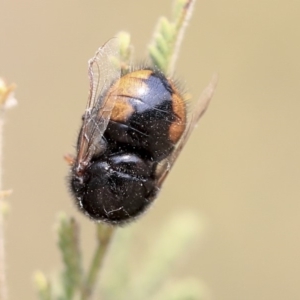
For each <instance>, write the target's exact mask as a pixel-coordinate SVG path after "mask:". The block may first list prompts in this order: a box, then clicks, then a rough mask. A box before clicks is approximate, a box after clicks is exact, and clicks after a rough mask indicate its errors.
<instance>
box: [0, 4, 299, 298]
mask: <svg viewBox="0 0 300 300" xmlns="http://www.w3.org/2000/svg"><path fill="white" fill-rule="evenodd" d="M0 6H1V8H0V11H1V12H0V75H1V76H3V77H5V78H6V80H7V81H9V82H15V83H17V85H18V88H17V92H16V97H17V99H18V100H19V105H18V107H17V108H16V109H14V110H11V111H9V112H8V113H7V115H6V125H5V134H4V188H5V189H10V188H12V189H13V190H14V192H13V195H12V196H11V197H10V198H9V202H10V205H11V207H12V211H11V214H10V216H9V219H8V222H7V224H6V225H7V226H6V248H7V256H8V276H9V289H10V295H11V299H35V294H34V289H33V284H32V274H33V272H34V271H35V270H37V269H40V270H43V271H45V272H47V273H51V272H53V271H55V270H57V269H59V267H60V266H61V263H60V257H59V253H58V250H57V248H56V245H55V243H56V237H55V231H54V224H55V220H56V215H57V213H58V212H59V211H65V212H67V213H68V214H71V215H74V216H76V218H78V219H79V220H80V222H81V224H82V225H81V226H82V235H83V245H84V248H85V252H86V253H87V256H88V255H89V254H90V253H91V251H92V245H93V235H94V231H95V230H94V226H93V224H92V223H91V222H90V221H89V220H88V219H86V218H84V217H82V216H81V215H79V213H78V212H77V210H76V208H75V207H74V205H73V202H72V199H71V197H70V195H69V193H68V189H67V187H66V176H67V174H68V167H67V166H66V163H65V162H64V161H63V155H64V154H65V153H69V152H71V153H72V152H73V151H74V148H73V146H74V144H75V142H76V136H77V132H78V130H79V126H80V122H81V115H82V113H83V111H84V108H85V104H86V99H87V91H88V80H87V60H88V59H89V58H90V57H92V56H93V54H94V52H95V50H96V49H97V48H98V47H99V46H100V45H102V44H103V43H104V42H105V41H107V40H108V39H109V38H110V37H112V36H114V35H115V34H116V33H117V32H118V31H120V30H127V31H129V32H130V33H131V35H132V42H133V44H134V46H135V56H136V58H137V59H138V60H142V59H143V58H144V57H145V53H146V45H147V44H148V42H149V41H150V37H151V35H152V32H153V30H154V26H155V24H156V21H157V19H158V17H159V16H161V15H166V16H170V8H171V1H169V0H168V1H134V0H127V1H107V0H97V1H95V0H93V1H58V0H53V1H37V0H28V1H17V0H14V1H5V0H2V1H1V3H0ZM299 11H300V2H299V1H283V0H281V1H280V0H264V1H258V0H251V1H250V0H245V1H238V0H228V1H220V0H211V1H207V0H198V1H197V3H196V6H195V10H194V14H193V16H192V19H191V22H190V25H189V27H188V29H187V32H186V35H185V38H184V41H183V44H182V48H181V52H180V56H179V59H178V62H177V68H176V76H177V77H179V78H182V81H183V82H184V84H185V85H186V87H187V88H188V89H189V91H191V93H192V94H193V95H194V97H195V98H197V96H198V95H200V93H201V91H202V89H203V88H204V87H205V86H206V84H207V83H208V82H209V80H210V78H211V75H212V74H213V73H214V72H218V74H219V84H218V88H217V92H216V95H215V96H214V98H213V101H212V103H211V105H210V107H209V110H208V112H207V113H206V115H205V116H204V117H203V119H202V120H201V123H200V126H199V127H198V128H197V130H196V131H195V132H194V134H193V135H192V137H191V139H190V141H189V143H188V145H187V146H186V148H185V149H184V151H183V153H182V155H181V156H180V159H179V160H178V162H177V163H176V166H175V167H174V169H173V171H172V173H171V175H170V176H169V178H168V180H167V182H166V183H165V186H164V189H163V191H162V193H161V194H160V196H159V199H158V200H157V202H156V204H155V205H154V206H153V208H152V209H151V210H150V211H149V212H148V213H147V214H146V215H145V216H144V217H143V218H142V219H141V220H139V221H138V222H136V223H135V224H133V225H131V226H133V227H135V230H136V231H137V238H136V239H135V241H134V243H135V246H136V248H138V249H140V252H143V251H144V250H145V248H146V247H147V245H148V244H149V241H150V243H151V239H155V233H156V232H157V231H158V229H159V228H160V227H161V225H162V224H163V223H164V222H165V220H166V218H168V217H169V216H171V215H173V214H174V213H176V212H178V211H185V210H192V211H194V212H196V213H197V214H198V215H199V218H200V219H201V220H203V222H204V223H205V234H204V235H201V237H199V240H197V241H196V245H195V247H194V248H193V249H191V252H190V253H187V258H186V259H185V262H184V263H183V264H181V265H180V266H179V269H178V270H177V271H176V272H177V276H179V277H180V276H196V277H197V278H199V279H200V280H201V281H202V282H204V283H205V285H206V286H207V289H208V290H209V291H210V293H211V297H212V299H223V300H227V299H228V300H240V299H243V300H248V299H249V300H250V299H251V300H252V299H256V300H262V299H273V300H279V299H300V290H299V284H300V258H299V253H300V230H299V228H300V201H299V200H300V188H299V187H300V155H299V154H300V136H299V135H300V133H299V131H300V121H299V120H300V118H299V113H300V84H299V81H300V59H299V55H300V30H299V28H300V14H299ZM121 230H122V229H121ZM148 239H150V240H148Z"/></svg>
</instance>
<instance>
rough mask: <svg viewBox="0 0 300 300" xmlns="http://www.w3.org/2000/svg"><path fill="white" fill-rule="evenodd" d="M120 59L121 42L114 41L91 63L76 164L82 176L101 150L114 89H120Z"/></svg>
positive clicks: (104, 47)
mask: <svg viewBox="0 0 300 300" xmlns="http://www.w3.org/2000/svg"><path fill="white" fill-rule="evenodd" d="M119 56H120V55H119V41H118V39H117V38H113V39H111V40H109V41H108V42H107V43H106V44H104V45H103V46H102V47H101V48H99V49H98V50H97V52H96V53H95V56H94V57H92V58H91V59H90V60H89V62H88V76H89V81H90V89H89V97H88V102H87V106H86V110H85V113H84V116H83V124H82V128H81V132H80V136H79V140H78V146H77V147H78V153H77V158H76V163H75V169H76V171H77V172H79V173H80V172H81V171H82V170H83V169H84V168H85V167H86V166H87V165H88V163H89V161H90V160H91V158H92V157H93V155H95V154H99V153H101V151H102V148H103V140H102V136H103V133H104V131H105V129H106V127H107V124H108V122H109V119H110V115H111V111H112V109H113V107H114V103H115V98H116V96H115V94H114V93H113V90H115V88H116V87H117V83H118V79H119V78H120V75H121V69H120V64H119ZM112 86H113V87H114V88H113V90H112V89H111V87H112Z"/></svg>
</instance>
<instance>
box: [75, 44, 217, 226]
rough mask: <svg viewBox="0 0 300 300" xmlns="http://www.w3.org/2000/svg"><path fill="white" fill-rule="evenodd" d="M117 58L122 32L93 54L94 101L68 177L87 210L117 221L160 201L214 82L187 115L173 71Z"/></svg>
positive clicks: (96, 216)
mask: <svg viewBox="0 0 300 300" xmlns="http://www.w3.org/2000/svg"><path fill="white" fill-rule="evenodd" d="M118 60H119V53H118V40H117V39H111V40H109V41H108V42H107V43H106V44H105V45H104V46H102V47H101V48H99V49H98V51H97V52H96V54H95V56H94V57H93V58H92V59H90V60H89V68H88V74H89V80H90V90H89V97H88V103H87V107H86V110H85V113H84V116H83V121H82V126H81V129H80V132H79V136H78V141H77V154H76V157H75V158H74V160H73V162H72V166H71V173H70V174H71V175H70V177H69V182H70V187H71V192H72V194H73V196H74V199H75V202H76V204H77V205H78V207H79V208H80V210H81V211H83V212H84V213H85V214H86V215H88V216H89V217H90V218H92V219H94V220H96V221H104V222H106V223H110V224H124V223H127V222H129V221H132V220H134V219H135V218H136V217H138V216H139V215H140V214H141V213H143V212H144V211H145V210H146V209H147V208H148V207H149V206H150V205H151V204H152V203H153V201H154V200H155V198H156V197H157V195H158V193H159V191H160V189H161V186H162V183H163V182H164V180H165V178H166V176H167V175H168V173H169V171H170V169H171V167H172V166H173V164H174V162H175V160H176V158H177V157H178V155H179V154H180V152H181V150H182V148H183V146H184V145H185V143H186V141H187V139H188V137H189V135H190V134H191V132H192V130H193V128H194V126H195V124H196V123H197V121H198V120H199V118H200V116H201V115H202V114H203V112H204V111H205V109H206V107H207V104H208V102H209V100H210V98H211V96H212V93H213V90H214V85H215V82H212V83H211V84H210V85H209V86H208V88H207V89H206V90H205V93H204V94H203V97H202V98H203V99H202V100H201V101H200V100H199V103H198V105H197V106H196V109H195V110H194V111H193V113H192V116H191V118H190V120H189V121H187V113H186V105H185V99H184V97H183V95H182V94H181V93H180V91H179V89H178V88H177V87H176V84H175V83H174V82H173V81H172V80H171V79H169V78H167V77H166V76H165V75H164V74H163V73H162V72H161V71H159V70H156V69H155V68H140V69H137V70H135V71H128V72H127V73H126V74H121V68H120V64H118V63H117V62H118Z"/></svg>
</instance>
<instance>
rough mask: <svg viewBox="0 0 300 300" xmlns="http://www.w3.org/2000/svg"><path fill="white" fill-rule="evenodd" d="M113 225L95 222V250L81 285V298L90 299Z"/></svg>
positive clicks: (111, 234) (83, 299)
mask: <svg viewBox="0 0 300 300" xmlns="http://www.w3.org/2000/svg"><path fill="white" fill-rule="evenodd" d="M113 232H114V227H111V226H107V225H104V224H102V223H100V224H97V241H98V245H97V248H96V250H95V253H94V256H93V259H92V262H91V265H90V268H89V270H88V273H87V277H86V280H85V282H84V285H83V290H82V293H81V299H82V300H88V299H90V297H91V295H92V293H93V290H94V287H95V283H96V281H97V279H98V274H99V272H100V270H101V266H102V263H103V261H104V258H105V254H106V252H107V249H108V246H109V243H110V241H111V238H112V236H113Z"/></svg>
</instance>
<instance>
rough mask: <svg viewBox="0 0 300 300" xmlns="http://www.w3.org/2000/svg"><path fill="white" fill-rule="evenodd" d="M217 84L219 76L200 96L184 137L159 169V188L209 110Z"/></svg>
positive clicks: (212, 80)
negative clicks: (200, 120)
mask: <svg viewBox="0 0 300 300" xmlns="http://www.w3.org/2000/svg"><path fill="white" fill-rule="evenodd" d="M217 82H218V76H217V75H216V74H215V75H214V76H213V78H212V79H211V81H210V83H209V84H208V86H207V87H206V88H205V89H204V91H203V92H202V94H201V95H200V98H199V100H198V101H197V103H196V105H195V108H194V110H193V112H192V116H191V119H190V121H189V123H188V126H187V128H186V130H185V132H184V134H183V136H182V137H181V139H180V141H179V143H178V145H177V147H176V148H175V150H174V151H173V153H172V155H171V156H170V157H169V158H168V159H166V161H165V162H164V166H163V167H161V168H160V169H159V174H158V178H159V179H158V186H159V187H161V185H162V184H163V182H164V180H165V179H166V177H167V175H168V174H169V172H170V170H171V168H172V167H173V165H174V163H175V161H176V159H177V158H178V156H179V154H180V153H181V151H182V149H183V147H184V145H185V144H186V142H187V140H188V139H189V137H190V135H191V134H192V132H193V130H194V128H195V127H196V126H197V123H198V121H199V119H200V118H201V117H202V115H203V114H204V113H205V111H206V110H207V108H208V105H209V103H210V100H211V99H212V96H213V94H214V91H215V89H216V86H217Z"/></svg>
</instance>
